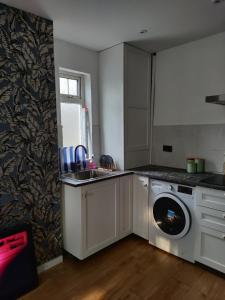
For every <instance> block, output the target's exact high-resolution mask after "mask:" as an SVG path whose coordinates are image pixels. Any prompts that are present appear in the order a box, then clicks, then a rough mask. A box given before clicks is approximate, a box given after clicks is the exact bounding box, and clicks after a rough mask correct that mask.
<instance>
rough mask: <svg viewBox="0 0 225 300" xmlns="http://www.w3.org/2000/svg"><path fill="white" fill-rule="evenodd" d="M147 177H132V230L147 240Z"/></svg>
mask: <svg viewBox="0 0 225 300" xmlns="http://www.w3.org/2000/svg"><path fill="white" fill-rule="evenodd" d="M148 185H149V183H148V178H147V177H142V176H136V175H135V176H134V177H133V232H134V233H135V234H137V235H139V236H141V237H143V238H144V239H146V240H148V223H149V210H148Z"/></svg>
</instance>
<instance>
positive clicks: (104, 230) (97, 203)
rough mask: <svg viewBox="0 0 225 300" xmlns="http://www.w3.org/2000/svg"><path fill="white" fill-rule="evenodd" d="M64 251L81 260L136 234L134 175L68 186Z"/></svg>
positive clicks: (65, 200) (64, 215) (65, 194)
mask: <svg viewBox="0 0 225 300" xmlns="http://www.w3.org/2000/svg"><path fill="white" fill-rule="evenodd" d="M63 232H64V249H65V250H66V251H68V252H69V253H71V254H73V255H74V256H76V257H77V258H79V259H84V258H86V257H87V256H89V255H91V254H93V253H95V252H97V251H99V250H100V249H103V248H104V247H106V246H108V245H110V244H112V243H114V242H115V241H117V240H119V239H120V238H122V237H124V236H126V235H128V234H130V233H131V232H132V175H131V176H124V177H120V178H116V179H109V180H105V181H102V182H98V183H93V184H89V185H85V186H82V187H73V186H69V185H64V200H63Z"/></svg>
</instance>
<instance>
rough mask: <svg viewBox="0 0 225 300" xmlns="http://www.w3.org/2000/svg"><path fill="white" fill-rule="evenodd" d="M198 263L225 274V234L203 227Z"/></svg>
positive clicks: (200, 236) (197, 252) (200, 232)
mask: <svg viewBox="0 0 225 300" xmlns="http://www.w3.org/2000/svg"><path fill="white" fill-rule="evenodd" d="M196 261H198V262H201V263H203V264H205V265H207V266H209V267H211V268H213V269H216V270H218V271H220V272H223V273H225V233H223V232H220V231H216V230H213V229H210V228H207V227H204V226H201V227H200V228H199V233H198V238H197V249H196Z"/></svg>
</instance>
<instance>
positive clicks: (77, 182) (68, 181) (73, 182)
mask: <svg viewBox="0 0 225 300" xmlns="http://www.w3.org/2000/svg"><path fill="white" fill-rule="evenodd" d="M130 174H133V171H112V172H110V173H109V174H107V176H104V177H96V178H93V179H86V180H82V181H81V180H76V179H72V178H69V177H66V174H65V175H64V176H61V182H62V183H64V184H67V185H70V186H74V187H79V186H83V185H87V184H93V183H97V182H100V181H104V180H109V179H112V178H116V177H121V176H126V175H130Z"/></svg>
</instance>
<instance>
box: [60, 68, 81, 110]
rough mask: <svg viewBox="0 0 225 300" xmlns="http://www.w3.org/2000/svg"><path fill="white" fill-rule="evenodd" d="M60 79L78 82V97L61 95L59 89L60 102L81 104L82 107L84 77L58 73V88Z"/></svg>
mask: <svg viewBox="0 0 225 300" xmlns="http://www.w3.org/2000/svg"><path fill="white" fill-rule="evenodd" d="M60 78H66V79H73V80H77V82H78V85H77V88H78V96H73V95H67V94H61V93H60V88H59V93H60V102H65V103H77V104H81V105H82V107H84V76H82V74H71V73H65V72H60V73H59V87H60Z"/></svg>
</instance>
